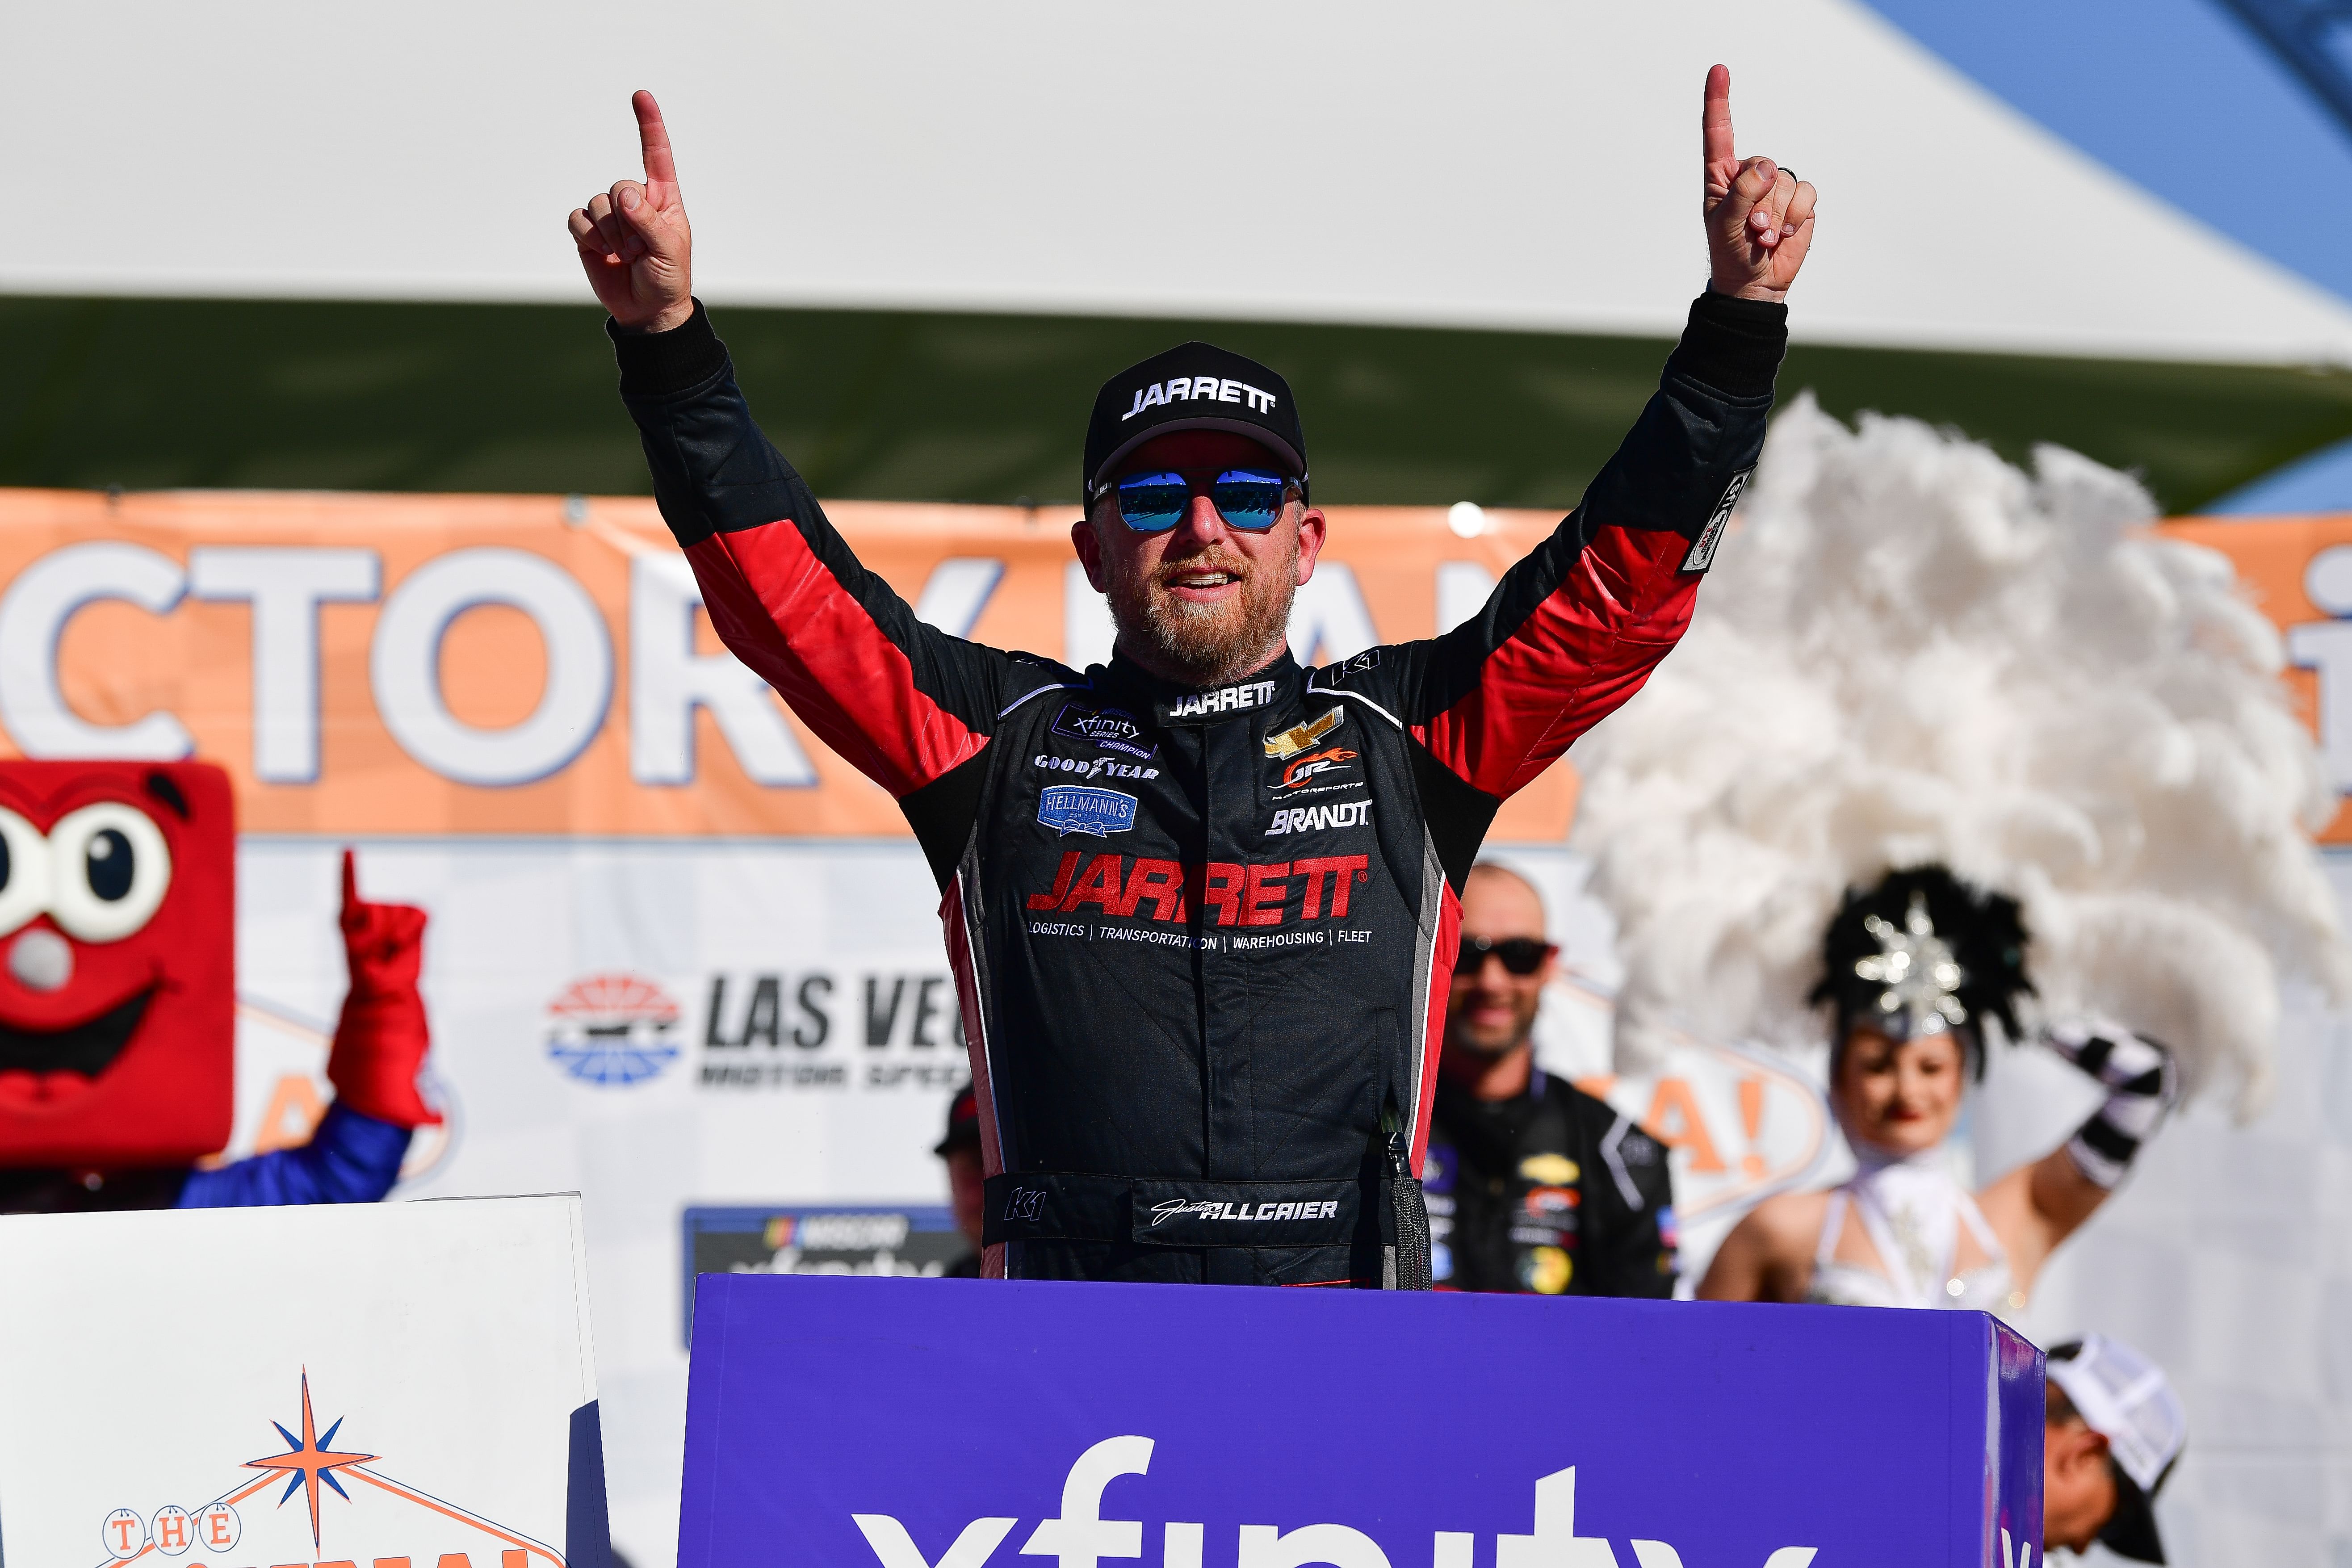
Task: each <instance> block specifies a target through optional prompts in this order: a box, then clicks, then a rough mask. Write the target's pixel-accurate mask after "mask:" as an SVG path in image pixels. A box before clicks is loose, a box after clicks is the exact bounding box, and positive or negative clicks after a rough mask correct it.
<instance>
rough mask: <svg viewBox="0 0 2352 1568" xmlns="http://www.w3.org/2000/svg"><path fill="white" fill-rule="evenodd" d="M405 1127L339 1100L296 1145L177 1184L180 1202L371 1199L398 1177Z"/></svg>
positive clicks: (222, 1204)
mask: <svg viewBox="0 0 2352 1568" xmlns="http://www.w3.org/2000/svg"><path fill="white" fill-rule="evenodd" d="M408 1136H409V1130H408V1129H407V1128H405V1127H395V1126H394V1125H393V1124H392V1123H391V1122H389V1121H378V1120H376V1119H375V1118H374V1117H373V1116H369V1115H367V1114H365V1113H364V1112H362V1111H357V1110H352V1109H351V1108H350V1107H348V1106H346V1105H344V1104H343V1103H342V1102H341V1100H337V1101H336V1102H335V1103H334V1104H332V1105H331V1106H329V1107H327V1114H326V1115H325V1116H324V1117H322V1118H320V1121H319V1127H318V1131H315V1132H313V1133H311V1134H310V1142H308V1143H305V1144H303V1145H302V1146H301V1147H300V1148H299V1149H279V1150H277V1151H275V1152H271V1153H268V1154H256V1155H255V1156H253V1158H251V1159H249V1160H239V1161H237V1162H236V1163H235V1164H230V1165H223V1166H221V1167H220V1168H219V1169H218V1170H216V1171H196V1172H193V1173H190V1174H189V1176H188V1184H187V1185H186V1186H184V1187H183V1188H182V1189H181V1190H180V1202H179V1205H178V1206H179V1207H181V1208H184V1209H226V1208H257V1207H260V1206H263V1205H271V1204H372V1203H374V1202H375V1201H376V1200H377V1199H379V1198H381V1197H383V1195H384V1194H386V1193H388V1192H390V1191H392V1184H393V1183H394V1182H396V1181H398V1180H399V1179H400V1162H401V1161H402V1159H404V1157H405V1156H406V1155H407V1153H408Z"/></svg>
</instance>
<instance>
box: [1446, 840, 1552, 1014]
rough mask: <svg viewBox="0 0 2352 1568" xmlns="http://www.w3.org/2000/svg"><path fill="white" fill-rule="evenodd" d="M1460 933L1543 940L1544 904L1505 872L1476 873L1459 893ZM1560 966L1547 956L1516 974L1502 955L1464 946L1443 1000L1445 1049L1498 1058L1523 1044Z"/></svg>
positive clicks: (1491, 939)
mask: <svg viewBox="0 0 2352 1568" xmlns="http://www.w3.org/2000/svg"><path fill="white" fill-rule="evenodd" d="M1462 934H1463V935H1464V936H1465V937H1472V936H1477V937H1485V938H1486V940H1488V941H1489V942H1504V941H1507V940H1508V939H1510V938H1512V937H1525V938H1528V939H1530V940H1533V941H1535V942H1544V941H1545V937H1544V912H1543V902H1542V900H1539V899H1538V898H1537V897H1536V891H1535V889H1533V888H1530V887H1528V885H1527V884H1526V883H1525V882H1522V881H1521V880H1519V879H1518V878H1517V877H1515V876H1513V875H1511V874H1510V873H1509V872H1507V871H1497V870H1496V869H1494V868H1491V867H1489V868H1480V869H1478V870H1475V871H1473V872H1471V873H1470V879H1469V881H1468V882H1467V883H1465V885H1464V887H1463V889H1462ZM1558 967H1559V958H1558V956H1557V955H1556V954H1550V953H1547V954H1546V956H1545V958H1544V961H1543V963H1541V964H1539V965H1538V967H1537V969H1536V971H1535V973H1532V974H1514V973H1511V972H1510V971H1509V970H1508V969H1507V968H1505V967H1504V966H1503V960H1502V955H1501V954H1499V953H1488V954H1486V957H1485V958H1484V959H1483V960H1482V959H1481V958H1480V957H1479V955H1478V954H1477V953H1475V952H1471V951H1470V950H1469V949H1468V948H1467V947H1465V948H1464V949H1463V952H1462V960H1461V962H1460V963H1458V964H1456V965H1455V966H1454V990H1453V993H1452V994H1451V995H1450V996H1449V997H1448V998H1447V1000H1446V1008H1445V1045H1446V1048H1447V1049H1448V1050H1454V1049H1457V1048H1458V1049H1462V1050H1467V1051H1475V1052H1477V1053H1478V1054H1479V1055H1481V1056H1486V1057H1498V1056H1502V1055H1505V1054H1506V1053H1507V1052H1510V1051H1514V1050H1517V1048H1518V1047H1521V1046H1522V1045H1525V1044H1526V1043H1527V1040H1528V1036H1529V1034H1530V1033H1531V1032H1532V1031H1533V1030H1534V1028H1535V1026H1536V1009H1537V1008H1538V1006H1540V1005H1542V1002H1543V988H1544V987H1545V986H1546V985H1547V984H1549V983H1550V981H1551V977H1552V972H1553V971H1554V970H1555V969H1557V968H1558Z"/></svg>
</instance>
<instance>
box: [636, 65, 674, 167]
mask: <svg viewBox="0 0 2352 1568" xmlns="http://www.w3.org/2000/svg"><path fill="white" fill-rule="evenodd" d="M629 107H630V108H631V109H634V110H636V111H637V147H638V149H639V151H641V152H642V153H644V154H645V159H646V184H649V185H669V186H673V187H674V186H676V185H677V163H674V162H672V161H671V158H670V155H669V127H667V126H666V125H664V124H663V123H662V117H661V105H660V104H658V103H656V102H655V101H654V95H653V94H652V93H650V92H647V91H646V90H645V89H643V88H639V89H637V90H636V93H635V95H634V96H633V97H631V98H630V100H629Z"/></svg>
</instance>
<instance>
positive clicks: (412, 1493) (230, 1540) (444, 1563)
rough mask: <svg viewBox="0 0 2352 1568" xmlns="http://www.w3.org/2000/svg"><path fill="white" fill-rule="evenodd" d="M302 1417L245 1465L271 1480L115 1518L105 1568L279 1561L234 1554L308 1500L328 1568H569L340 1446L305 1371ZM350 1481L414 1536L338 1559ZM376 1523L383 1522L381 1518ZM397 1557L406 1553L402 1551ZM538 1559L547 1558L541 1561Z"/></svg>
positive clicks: (348, 1548)
mask: <svg viewBox="0 0 2352 1568" xmlns="http://www.w3.org/2000/svg"><path fill="white" fill-rule="evenodd" d="M300 1420H301V1428H302V1429H301V1433H300V1435H299V1436H297V1435H296V1434H295V1433H293V1432H290V1431H289V1430H288V1429H287V1428H286V1426H285V1424H284V1423H282V1422H279V1421H277V1420H270V1421H269V1422H268V1425H269V1426H272V1427H274V1428H275V1429H276V1430H277V1433H278V1436H279V1437H281V1438H283V1439H285V1443H286V1447H285V1449H284V1450H283V1451H282V1452H275V1453H267V1454H264V1455H262V1456H261V1457H260V1458H256V1459H247V1460H245V1461H244V1462H243V1465H242V1468H243V1469H245V1470H247V1471H253V1470H258V1471H260V1472H261V1474H260V1475H259V1476H258V1477H254V1476H250V1475H247V1476H241V1477H239V1478H238V1479H237V1481H236V1484H235V1485H233V1486H231V1487H230V1488H229V1489H227V1490H226V1491H224V1492H222V1493H221V1494H220V1495H219V1496H217V1497H215V1498H213V1499H211V1500H209V1501H205V1502H199V1503H194V1504H190V1505H183V1504H180V1503H168V1502H167V1503H163V1504H161V1505H160V1506H158V1505H152V1504H151V1505H149V1506H148V1507H146V1508H144V1509H138V1508H130V1507H124V1508H118V1509H115V1510H113V1511H111V1512H110V1513H109V1514H108V1515H107V1516H106V1518H105V1520H104V1521H103V1522H102V1523H101V1524H100V1531H99V1533H100V1542H101V1544H102V1545H104V1547H105V1548H106V1555H105V1556H104V1557H102V1558H100V1559H99V1560H98V1562H97V1564H96V1568H120V1565H121V1564H123V1563H136V1562H139V1561H141V1560H142V1559H148V1560H154V1559H161V1558H173V1559H177V1560H179V1561H181V1562H190V1561H204V1560H206V1559H207V1558H209V1560H211V1561H213V1562H215V1563H222V1564H223V1565H224V1568H227V1565H228V1564H230V1563H238V1562H241V1561H242V1559H243V1558H244V1557H259V1558H260V1559H262V1560H263V1561H268V1560H269V1558H271V1557H273V1556H276V1555H278V1552H277V1551H276V1549H275V1547H274V1546H273V1547H272V1548H270V1549H266V1550H264V1551H262V1552H255V1551H254V1549H253V1547H252V1546H251V1545H248V1546H247V1550H246V1552H243V1553H241V1554H239V1555H238V1557H236V1558H231V1557H229V1556H228V1555H227V1554H228V1553H231V1552H236V1546H237V1542H239V1541H241V1540H243V1539H244V1536H245V1531H246V1526H247V1522H248V1521H250V1520H253V1519H255V1518H256V1517H257V1516H258V1517H268V1515H264V1514H262V1512H261V1510H273V1512H274V1510H283V1509H285V1508H286V1507H288V1506H289V1504H294V1503H296V1502H297V1500H298V1499H299V1503H300V1505H301V1506H300V1509H299V1510H298V1513H300V1512H303V1511H305V1510H306V1511H307V1517H306V1518H304V1519H303V1520H302V1522H304V1523H307V1524H308V1526H309V1532H310V1546H311V1556H312V1557H313V1558H314V1559H330V1560H328V1561H325V1562H322V1563H320V1568H351V1565H352V1562H353V1561H354V1560H358V1559H367V1560H373V1561H374V1562H376V1563H385V1562H387V1561H388V1562H391V1563H401V1564H403V1565H404V1568H405V1564H406V1563H409V1562H411V1561H420V1562H432V1563H437V1564H438V1568H474V1561H473V1554H474V1553H476V1552H480V1553H481V1554H482V1556H483V1560H484V1568H488V1554H489V1553H490V1552H497V1553H498V1563H499V1568H565V1564H564V1562H563V1556H562V1553H561V1552H557V1551H555V1550H554V1549H553V1548H551V1547H550V1546H547V1545H545V1544H543V1543H542V1542H538V1541H534V1540H532V1539H531V1538H530V1537H529V1536H527V1535H524V1534H522V1533H521V1532H520V1531H515V1530H512V1529H509V1527H508V1526H506V1525H503V1524H499V1523H498V1522H496V1521H492V1520H488V1519H485V1518H483V1517H482V1516H481V1515H479V1514H478V1513H474V1512H471V1511H470V1510H467V1509H464V1508H461V1507H459V1506H458V1505H457V1504H456V1503H454V1502H451V1501H449V1500H447V1499H446V1498H439V1497H436V1496H434V1495H432V1494H431V1493H429V1492H426V1491H424V1490H421V1489H418V1488H415V1487H413V1486H409V1485H407V1484H406V1483H404V1482H402V1481H399V1480H395V1479H393V1477H391V1476H390V1475H387V1474H386V1473H384V1472H383V1470H382V1469H379V1468H376V1467H375V1461H376V1460H377V1459H378V1458H380V1457H381V1456H378V1455H375V1454H369V1453H363V1452H361V1451H360V1450H359V1449H357V1448H356V1447H348V1448H339V1447H336V1446H335V1445H336V1442H337V1440H338V1439H339V1438H340V1436H341V1433H342V1428H343V1421H344V1418H343V1417H341V1416H338V1417H337V1418H336V1419H335V1420H334V1421H333V1422H332V1423H331V1424H330V1425H329V1426H328V1427H327V1429H326V1431H324V1432H320V1430H319V1427H318V1422H317V1419H316V1417H315V1416H314V1415H312V1413H311V1405H310V1373H309V1371H308V1370H307V1369H305V1370H304V1371H303V1373H302V1374H301V1416H300ZM281 1481H282V1482H283V1483H284V1486H283V1489H280V1490H278V1494H277V1498H276V1500H275V1502H274V1504H273V1502H272V1500H271V1499H270V1498H269V1496H268V1492H269V1490H270V1489H273V1488H277V1487H278V1484H279V1483H280V1482H281ZM345 1481H349V1482H351V1483H352V1484H353V1485H356V1486H358V1487H360V1488H361V1489H362V1495H374V1496H379V1497H383V1498H387V1499H389V1500H392V1501H393V1502H394V1505H395V1511H394V1513H393V1514H392V1515H391V1517H393V1518H397V1519H398V1520H399V1521H400V1526H399V1528H400V1529H401V1531H403V1533H404V1535H408V1536H413V1539H404V1540H398V1541H381V1540H379V1541H371V1542H368V1543H367V1546H368V1548H370V1549H368V1550H359V1549H354V1547H353V1546H352V1544H351V1543H350V1542H349V1541H348V1540H344V1541H338V1542H337V1543H336V1548H335V1552H334V1553H333V1554H332V1556H331V1554H330V1553H329V1552H327V1550H326V1545H325V1539H326V1537H327V1535H329V1534H330V1533H338V1531H333V1530H331V1529H330V1521H334V1514H335V1511H336V1510H335V1507H334V1504H333V1503H332V1502H331V1500H328V1498H327V1494H328V1493H330V1492H332V1493H333V1494H334V1495H335V1496H336V1497H339V1498H341V1500H343V1501H344V1502H345V1503H351V1502H352V1501H353V1497H352V1492H351V1491H350V1490H349V1489H346V1487H345V1485H344V1482H345ZM336 1522H339V1523H340V1522H341V1521H336ZM374 1522H377V1523H380V1522H381V1517H379V1518H378V1519H377V1520H376V1521H374ZM340 1533H341V1534H343V1535H345V1536H349V1535H350V1534H351V1533H352V1531H350V1529H349V1528H348V1527H345V1528H344V1529H342V1530H341V1531H340ZM426 1548H430V1549H431V1550H425V1549H426ZM394 1552H397V1553H398V1555H396V1556H395V1555H392V1553H394ZM533 1558H538V1559H539V1560H540V1562H539V1563H537V1564H533V1563H532V1562H531V1559H533Z"/></svg>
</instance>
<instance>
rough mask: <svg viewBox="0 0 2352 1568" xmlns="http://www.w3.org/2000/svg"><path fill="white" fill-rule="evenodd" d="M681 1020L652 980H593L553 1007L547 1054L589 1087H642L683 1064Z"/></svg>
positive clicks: (571, 988) (573, 987) (566, 992)
mask: <svg viewBox="0 0 2352 1568" xmlns="http://www.w3.org/2000/svg"><path fill="white" fill-rule="evenodd" d="M680 1016H681V1015H680V1013H679V1011H678V1005H677V1003H676V1002H673V1001H671V1000H670V996H669V993H667V991H664V990H663V989H662V988H661V987H660V986H658V985H656V984H654V983H653V982H652V981H650V980H647V979H645V978H643V977H642V976H639V975H635V974H592V975H590V976H588V977H587V978H586V979H585V980H575V981H573V982H572V984H569V985H567V986H565V987H564V988H563V991H562V994H560V995H558V996H557V997H556V998H555V1000H554V1001H552V1002H550V1003H549V1004H548V1005H547V1054H548V1057H549V1058H551V1060H553V1061H554V1063H555V1064H556V1065H557V1066H558V1067H560V1068H562V1069H563V1070H564V1071H565V1072H567V1073H569V1074H570V1075H571V1076H572V1077H573V1078H576V1079H580V1080H581V1081H582V1082H583V1083H594V1084H608V1085H621V1086H626V1085H629V1084H633V1083H640V1082H643V1081H644V1080H645V1079H649V1078H652V1077H653V1076H654V1075H655V1074H656V1073H658V1072H660V1071H661V1070H662V1068H666V1067H667V1066H669V1064H670V1063H671V1062H673V1061H676V1060H677V1038H676V1036H677V1021H678V1019H679V1017H680Z"/></svg>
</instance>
